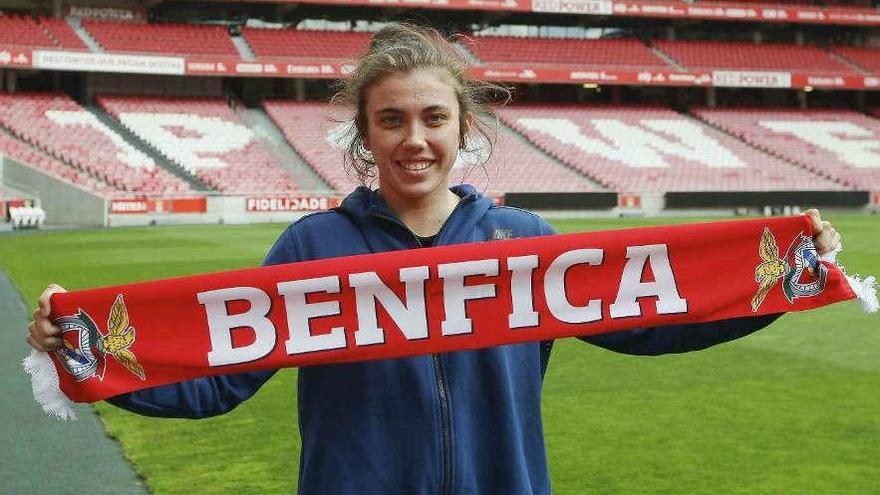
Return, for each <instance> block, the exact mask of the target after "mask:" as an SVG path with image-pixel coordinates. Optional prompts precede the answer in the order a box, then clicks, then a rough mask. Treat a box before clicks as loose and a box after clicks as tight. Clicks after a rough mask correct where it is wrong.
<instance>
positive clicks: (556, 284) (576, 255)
mask: <svg viewBox="0 0 880 495" xmlns="http://www.w3.org/2000/svg"><path fill="white" fill-rule="evenodd" d="M603 254H604V253H603V251H602V250H601V249H575V250H574V251H566V252H564V253H562V254H560V255H559V256H558V257H557V258H556V259H555V260H553V263H551V264H550V267H549V268H547V273H546V274H545V275H544V295H545V296H546V298H547V307H548V308H549V309H550V313H551V314H553V316H554V317H555V318H556V319H557V320H559V321H562V322H565V323H588V322H591V321H596V320H601V319H602V300H601V299H590V301H589V302H588V303H587V305H586V306H584V307H577V306H572V305H571V303H570V302H568V295H567V293H566V290H565V272H566V271H568V269H569V268H571V267H572V266H574V265H578V264H587V265H590V266H596V265H601V264H602V257H603Z"/></svg>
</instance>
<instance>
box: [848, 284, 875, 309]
mask: <svg viewBox="0 0 880 495" xmlns="http://www.w3.org/2000/svg"><path fill="white" fill-rule="evenodd" d="M846 281H847V282H849V287H850V288H851V289H852V291H853V292H855V293H856V297H858V298H859V301H860V302H861V303H862V310H864V312H865V313H876V312H877V307H878V303H877V287H876V286H875V283H876V281H875V280H874V277H865V278H864V280H862V279H860V278H859V277H855V276H851V275H847V276H846Z"/></svg>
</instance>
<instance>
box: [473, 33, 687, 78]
mask: <svg viewBox="0 0 880 495" xmlns="http://www.w3.org/2000/svg"><path fill="white" fill-rule="evenodd" d="M473 40H474V41H473V44H468V45H467V48H468V49H470V51H471V52H472V53H473V54H474V55H476V56H477V58H479V59H480V60H481V61H482V62H484V63H486V64H518V65H521V64H523V63H529V64H548V65H560V64H564V65H570V66H576V67H601V68H608V67H618V68H620V67H625V68H630V69H633V70H639V69H657V70H670V69H672V68H673V67H671V66H670V65H669V64H667V63H666V61H665V60H663V59H662V58H660V57H658V56H657V55H656V54H654V53H653V52H652V51H651V49H650V48H648V47H646V46H645V45H643V44H642V43H640V42H639V41H637V40H575V39H545V38H516V37H510V36H480V37H476V38H473Z"/></svg>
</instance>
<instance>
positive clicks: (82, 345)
mask: <svg viewBox="0 0 880 495" xmlns="http://www.w3.org/2000/svg"><path fill="white" fill-rule="evenodd" d="M56 324H57V325H58V326H59V327H60V328H61V332H62V336H63V337H64V338H63V339H62V340H63V345H62V346H61V348H60V349H58V350H57V351H55V356H56V357H58V359H59V361H60V362H61V364H62V366H63V367H64V369H65V370H67V372H68V373H70V374H71V375H72V376H73V377H74V379H76V380H77V381H83V380H86V379H88V378H91V377H97V378H98V379H99V380H103V379H104V372H105V370H106V358H107V356H108V355H109V356H112V357H113V359H114V360H116V362H118V363H119V364H120V365H122V366H123V367H124V368H125V369H127V370H128V371H130V372H131V373H133V374H134V375H135V376H137V377H138V378H140V379H141V380H146V374H145V373H144V367H143V366H141V364H140V363H138V360H137V357H136V356H135V354H134V352H132V350H131V346H132V345H133V344H134V341H135V335H136V334H135V329H134V327H133V326H132V325H131V322H130V321H129V318H128V309H127V308H126V307H125V301H124V299H123V297H122V294H119V295H117V296H116V300H115V301H114V302H113V306H112V307H111V308H110V316H109V317H108V318H107V333H106V334H105V333H102V332H101V331H100V330H99V329H98V326H97V325H96V324H95V321H94V320H93V319H92V317H91V316H89V314H88V313H86V312H85V311H83V310H79V312H78V313H77V314H75V315H72V316H65V317H62V318H59V319H58V320H56Z"/></svg>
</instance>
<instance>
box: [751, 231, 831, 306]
mask: <svg viewBox="0 0 880 495" xmlns="http://www.w3.org/2000/svg"><path fill="white" fill-rule="evenodd" d="M758 255H759V256H760V257H761V263H760V264H759V265H758V266H757V268H755V281H756V282H757V283H758V291H757V292H756V293H755V296H754V297H753V298H752V311H753V312H757V311H758V308H759V307H760V306H761V303H763V302H764V299H765V298H766V297H767V294H768V293H769V292H770V290H771V289H773V287H775V286H776V283H777V282H778V281H779V280H780V279H782V280H783V288H782V289H783V293H784V295H785V298H786V299H787V300H788V302H790V303H794V300H795V299H797V298H799V297H811V296H815V295H817V294H819V293H821V292H822V290H823V289H824V288H825V281H826V279H827V276H828V268H827V267H826V266H825V265H823V264H822V262H821V261H820V260H819V254H818V253H817V252H816V246H815V245H814V244H813V239H812V238H811V237H810V236H807V235H804V233H803V232H801V233H800V234H798V235H797V236H796V237H795V238H794V240H793V241H792V242H791V245H790V246H789V247H788V249H787V250H786V252H785V256H782V257H780V256H779V247H778V246H777V245H776V238H775V237H774V236H773V233H772V232H770V229H768V228H767V227H764V232H763V234H761V242H760V245H759V247H758Z"/></svg>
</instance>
